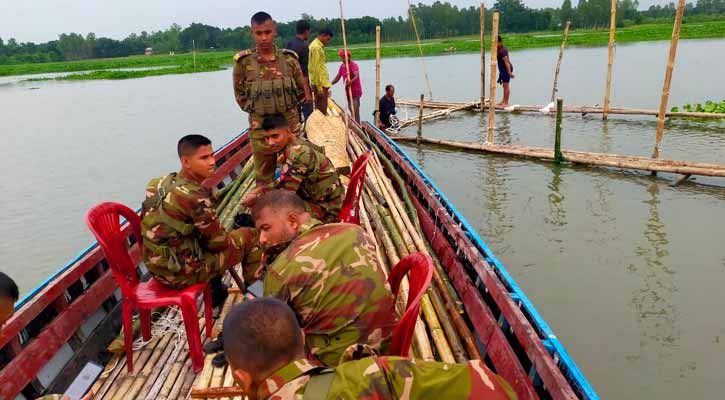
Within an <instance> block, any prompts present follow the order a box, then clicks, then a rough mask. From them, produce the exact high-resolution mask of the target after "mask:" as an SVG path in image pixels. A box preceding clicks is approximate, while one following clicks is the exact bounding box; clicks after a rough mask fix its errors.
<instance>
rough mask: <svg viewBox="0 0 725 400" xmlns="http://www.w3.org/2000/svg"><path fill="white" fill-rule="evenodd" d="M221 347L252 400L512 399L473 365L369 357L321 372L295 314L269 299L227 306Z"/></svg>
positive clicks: (503, 385) (508, 391)
mask: <svg viewBox="0 0 725 400" xmlns="http://www.w3.org/2000/svg"><path fill="white" fill-rule="evenodd" d="M224 341H225V343H226V344H227V345H226V350H227V351H226V356H227V360H228V361H229V368H230V369H231V372H232V376H233V377H234V380H235V381H236V383H237V384H238V385H239V386H241V388H242V389H243V391H244V392H245V395H246V396H248V397H249V398H250V399H255V400H263V399H280V400H281V399H335V400H345V399H486V400H489V399H490V400H500V399H512V398H514V399H515V398H516V395H515V394H514V392H513V391H512V390H511V387H510V386H509V385H508V383H506V381H504V380H503V378H501V377H500V376H498V375H496V374H495V373H493V372H492V371H491V370H490V369H488V368H487V367H486V365H485V364H484V363H483V361H481V360H471V361H469V362H467V363H461V364H447V363H442V362H435V361H422V360H411V359H408V358H403V357H393V356H389V357H376V356H373V357H366V358H363V359H360V360H356V361H347V362H343V363H341V364H340V365H338V366H337V367H335V368H333V369H330V368H324V367H323V366H321V365H320V364H318V363H316V362H314V361H310V360H308V359H305V349H304V343H305V334H304V333H303V330H301V329H300V325H299V323H298V322H297V318H295V313H294V312H293V311H291V310H290V309H289V307H287V305H285V304H284V303H283V302H281V301H279V300H276V299H268V298H264V299H258V300H251V301H245V302H243V303H242V304H238V305H236V306H234V307H232V309H231V310H230V311H229V314H227V317H226V318H225V319H224ZM308 342H309V340H308Z"/></svg>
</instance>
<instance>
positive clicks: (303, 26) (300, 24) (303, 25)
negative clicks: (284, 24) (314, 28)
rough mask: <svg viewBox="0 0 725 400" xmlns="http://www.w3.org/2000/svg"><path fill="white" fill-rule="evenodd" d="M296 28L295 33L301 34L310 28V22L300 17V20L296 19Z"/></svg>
mask: <svg viewBox="0 0 725 400" xmlns="http://www.w3.org/2000/svg"><path fill="white" fill-rule="evenodd" d="M296 30H297V34H298V35H301V34H303V33H305V32H307V31H309V30H310V23H309V21H307V20H306V19H301V20H299V21H297V28H296Z"/></svg>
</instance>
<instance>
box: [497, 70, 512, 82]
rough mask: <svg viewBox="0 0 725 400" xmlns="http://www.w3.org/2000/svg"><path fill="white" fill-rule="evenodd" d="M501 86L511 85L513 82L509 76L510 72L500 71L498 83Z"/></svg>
mask: <svg viewBox="0 0 725 400" xmlns="http://www.w3.org/2000/svg"><path fill="white" fill-rule="evenodd" d="M496 82H498V83H500V84H504V83H509V82H511V75H509V73H508V71H498V81H496Z"/></svg>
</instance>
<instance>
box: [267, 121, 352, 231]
mask: <svg viewBox="0 0 725 400" xmlns="http://www.w3.org/2000/svg"><path fill="white" fill-rule="evenodd" d="M262 129H263V130H264V142H265V144H267V146H269V147H270V148H271V149H272V150H273V151H275V152H277V153H278V154H279V155H278V157H277V165H278V166H279V169H280V176H279V178H278V179H277V180H276V181H275V185H274V186H275V188H277V189H284V190H289V191H292V192H295V193H297V195H299V196H300V197H301V198H302V200H304V201H305V203H307V211H309V212H310V214H311V215H312V216H313V217H314V218H316V219H319V220H320V221H322V222H338V221H339V217H340V208H342V202H343V200H344V199H345V188H344V187H343V186H342V183H341V182H340V176H339V175H338V173H337V170H336V169H335V166H334V165H332V161H330V159H329V158H327V156H325V152H324V150H323V149H322V148H320V147H319V146H317V145H315V144H314V143H312V142H310V141H308V140H306V139H302V138H298V137H296V136H295V135H294V134H293V133H292V132H291V130H290V127H289V124H288V123H287V120H286V119H285V118H284V117H283V116H281V115H272V116H270V117H267V118H265V119H264V122H263V123H262Z"/></svg>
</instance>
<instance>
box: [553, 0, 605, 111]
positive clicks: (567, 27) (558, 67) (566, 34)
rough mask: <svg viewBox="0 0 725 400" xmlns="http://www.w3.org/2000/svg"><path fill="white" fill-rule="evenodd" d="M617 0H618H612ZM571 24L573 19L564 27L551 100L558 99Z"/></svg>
mask: <svg viewBox="0 0 725 400" xmlns="http://www.w3.org/2000/svg"><path fill="white" fill-rule="evenodd" d="M612 1H617V0H612ZM569 25H571V21H566V28H564V39H563V40H562V41H561V47H560V48H559V60H558V61H557V62H556V72H554V86H553V87H552V89H551V101H552V102H553V101H554V99H556V93H557V92H558V89H557V85H558V84H559V70H560V69H561V59H562V58H563V57H564V48H565V47H566V38H567V36H568V35H569Z"/></svg>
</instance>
